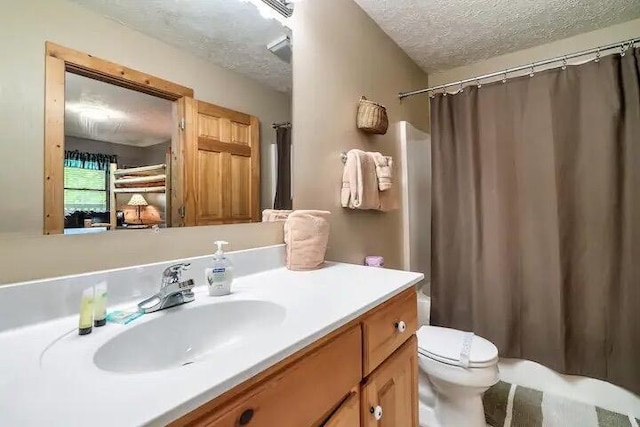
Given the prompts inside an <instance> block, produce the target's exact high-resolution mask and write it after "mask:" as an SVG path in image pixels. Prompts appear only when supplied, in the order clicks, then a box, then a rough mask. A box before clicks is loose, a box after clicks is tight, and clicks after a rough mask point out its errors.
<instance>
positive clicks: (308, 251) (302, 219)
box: [284, 210, 331, 271]
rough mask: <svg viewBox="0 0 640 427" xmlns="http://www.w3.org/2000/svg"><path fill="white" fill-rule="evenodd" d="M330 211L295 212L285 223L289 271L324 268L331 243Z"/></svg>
mask: <svg viewBox="0 0 640 427" xmlns="http://www.w3.org/2000/svg"><path fill="white" fill-rule="evenodd" d="M330 214H331V213H330V212H328V211H316V210H299V211H293V212H292V213H291V214H290V215H289V217H288V218H287V220H286V222H285V223H284V242H285V244H286V247H287V249H286V264H287V268H288V269H289V270H294V271H299V270H315V269H316V268H320V267H322V264H324V257H325V254H326V252H327V245H328V243H329V215H330Z"/></svg>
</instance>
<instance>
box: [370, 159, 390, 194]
mask: <svg viewBox="0 0 640 427" xmlns="http://www.w3.org/2000/svg"><path fill="white" fill-rule="evenodd" d="M373 158H374V160H375V163H376V177H377V178H378V190H380V191H387V190H389V189H390V188H391V186H392V185H393V158H392V157H390V156H383V155H382V154H380V153H373Z"/></svg>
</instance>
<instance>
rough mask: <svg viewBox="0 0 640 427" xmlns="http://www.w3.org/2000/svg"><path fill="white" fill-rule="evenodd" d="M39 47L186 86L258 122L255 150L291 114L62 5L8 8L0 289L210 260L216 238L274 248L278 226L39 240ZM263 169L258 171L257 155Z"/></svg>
mask: <svg viewBox="0 0 640 427" xmlns="http://www.w3.org/2000/svg"><path fill="white" fill-rule="evenodd" d="M46 40H50V41H53V42H55V43H59V44H61V45H64V46H68V47H71V48H74V49H77V50H80V51H84V52H87V53H91V54H93V55H96V56H98V57H102V58H105V59H108V60H111V61H114V62H117V63H120V64H123V65H126V66H129V67H131V68H134V69H138V70H141V71H143V72H146V73H149V74H153V75H156V76H158V77H161V78H164V79H167V80H170V81H173V82H176V83H179V84H182V85H185V86H189V87H192V88H193V89H194V91H195V96H196V98H198V99H202V100H205V101H208V102H212V103H214V104H218V105H223V106H225V107H229V108H232V109H236V110H239V111H243V112H246V113H249V114H252V115H256V116H258V117H259V118H260V120H261V121H262V123H263V127H262V129H261V131H262V142H263V147H265V149H264V150H263V152H264V153H267V152H268V150H267V149H266V146H267V145H268V144H270V143H273V142H275V133H274V132H273V131H272V129H271V128H270V124H271V122H273V121H283V120H289V119H290V114H291V105H290V104H291V102H290V96H289V95H285V94H282V93H279V92H276V91H274V90H271V89H269V88H266V87H265V86H263V85H261V84H259V83H256V82H254V81H252V80H250V79H247V78H245V77H243V76H241V75H239V74H236V73H233V72H230V71H227V70H225V69H222V68H219V67H216V66H214V65H212V64H211V63H209V62H206V61H204V60H201V59H199V58H197V57H195V56H193V55H190V54H188V53H186V52H184V51H182V50H180V49H176V48H173V47H170V46H168V45H166V44H163V43H162V42H159V41H157V40H154V39H152V38H150V37H147V36H145V35H142V34H140V33H138V32H135V31H132V30H130V29H128V28H126V27H124V26H122V25H120V24H118V23H116V22H114V21H110V20H107V19H104V18H102V17H100V16H98V15H96V14H94V13H92V12H89V11H87V10H85V9H83V8H81V7H80V6H77V5H75V4H73V3H70V2H68V1H66V0H30V1H23V2H18V1H14V2H12V4H11V7H5V8H3V12H2V17H0V52H2V58H3V59H2V65H0V95H2V100H1V101H0V124H2V126H1V128H2V131H1V133H0V193H1V194H2V203H1V204H0V283H9V282H12V281H18V280H26V279H34V278H41V277H47V276H51V275H59V274H70V273H79V272H85V271H90V270H95V269H104V268H114V267H122V266H129V265H135V264H138V263H143V262H152V261H161V260H170V259H174V258H181V257H188V256H195V255H201V254H206V253H211V252H212V251H213V248H212V244H213V243H212V242H213V241H214V240H217V239H219V238H224V239H226V240H229V241H230V242H231V243H232V248H233V249H241V248H247V247H251V246H263V245H269V244H275V243H279V242H282V227H281V225H280V226H278V225H275V226H274V225H262V224H255V225H238V226H220V227H198V228H193V229H173V230H169V229H167V230H161V231H160V233H159V234H153V233H152V232H150V231H149V230H144V231H125V232H123V233H122V234H121V233H115V234H112V235H108V236H107V235H95V236H47V237H44V236H40V234H41V233H42V203H43V186H42V175H43V122H44V44H45V41H46ZM263 163H264V165H265V166H266V165H268V163H269V160H268V158H267V156H264V159H263ZM263 187H265V188H266V189H267V190H268V192H269V193H268V194H269V196H268V199H270V198H271V196H270V192H271V177H270V176H266V177H263ZM25 236H29V237H25Z"/></svg>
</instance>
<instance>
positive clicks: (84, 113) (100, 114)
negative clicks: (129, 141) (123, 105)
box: [65, 102, 124, 122]
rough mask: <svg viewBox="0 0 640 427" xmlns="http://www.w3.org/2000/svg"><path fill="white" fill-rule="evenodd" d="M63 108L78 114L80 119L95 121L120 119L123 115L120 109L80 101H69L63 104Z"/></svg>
mask: <svg viewBox="0 0 640 427" xmlns="http://www.w3.org/2000/svg"><path fill="white" fill-rule="evenodd" d="M65 109H66V110H68V111H70V112H72V113H76V114H78V116H79V117H80V118H81V119H82V120H91V121H96V122H104V121H107V120H112V119H121V118H123V117H124V114H122V113H121V112H120V111H116V110H112V109H110V108H107V107H103V106H100V105H92V104H85V103H82V102H78V103H75V102H69V103H67V104H66V105H65Z"/></svg>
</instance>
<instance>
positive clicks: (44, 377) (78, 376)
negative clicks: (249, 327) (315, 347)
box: [0, 263, 423, 427]
mask: <svg viewBox="0 0 640 427" xmlns="http://www.w3.org/2000/svg"><path fill="white" fill-rule="evenodd" d="M422 278H423V275H422V274H420V273H409V272H403V271H395V270H388V269H378V268H372V267H362V266H357V265H351V264H339V263H327V265H326V266H325V267H324V268H322V269H320V270H315V271H309V272H292V271H289V270H287V269H285V268H275V269H270V270H268V271H263V272H259V273H256V274H250V275H245V276H243V277H239V278H237V279H236V280H235V281H234V283H233V287H232V290H233V293H232V295H229V296H225V297H209V296H208V295H207V294H206V289H205V288H204V287H198V288H196V290H195V292H196V300H195V301H194V302H192V303H189V304H185V305H183V306H180V307H177V308H174V309H171V310H164V311H160V312H157V313H152V314H147V315H145V316H143V317H141V318H139V319H137V320H135V321H134V322H132V323H130V324H129V325H118V324H111V323H109V324H107V326H105V327H102V328H94V330H93V333H91V334H90V335H87V336H83V337H80V336H78V335H77V323H78V317H77V315H74V316H68V317H62V318H59V319H54V320H50V321H45V322H40V323H36V324H33V325H29V326H24V327H21V328H17V329H10V330H6V331H4V332H1V333H0V367H1V368H0V369H2V371H1V372H0V425H1V426H36V425H37V426H41V425H48V426H65V427H74V426H79V427H80V426H82V427H84V426H87V425H91V426H92V427H100V426H105V427H106V426H108V427H113V426H137V425H154V426H155V425H158V426H159V425H166V424H167V423H168V422H170V421H172V420H175V419H177V418H179V417H180V416H182V415H184V414H186V413H188V412H190V411H192V410H193V409H195V408H197V407H199V406H201V405H202V404H204V403H206V402H208V401H209V400H211V399H213V398H215V397H217V396H219V395H221V394H222V393H224V392H225V391H227V390H229V389H231V388H233V387H234V386H236V385H238V384H240V383H242V382H243V381H245V380H247V379H249V378H251V377H253V376H254V375H256V374H258V373H260V372H262V371H264V370H265V369H267V368H269V367H270V366H272V365H274V364H275V363H277V362H279V361H280V360H283V359H284V358H286V357H288V356H290V355H292V354H293V353H295V352H296V351H298V350H300V349H302V348H304V347H306V346H307V345H309V344H310V343H312V342H314V341H316V340H318V339H319V338H321V337H323V336H324V335H326V334H328V333H329V332H331V331H333V330H335V329H337V328H339V327H340V326H342V325H344V324H346V323H348V322H349V321H351V320H353V319H355V318H356V317H358V316H360V315H362V314H363V313H366V312H367V311H369V310H370V309H372V308H373V307H375V306H377V305H379V304H381V303H382V302H384V301H386V300H388V299H390V298H391V297H393V296H395V295H397V294H399V293H400V292H402V291H404V290H405V289H407V288H409V287H411V286H413V285H415V284H416V283H418V282H419V281H420V280H421V279H422ZM139 300H140V299H139V298H138V300H136V301H131V303H134V302H136V303H137V302H139ZM231 300H261V301H271V302H275V303H277V304H279V305H281V306H283V307H284V308H285V309H286V317H285V319H284V321H283V323H282V324H281V327H280V328H279V330H278V333H277V334H268V335H269V336H264V337H261V338H259V339H256V340H255V342H251V344H250V345H249V346H248V347H247V346H245V347H243V348H242V351H236V353H234V354H233V357H228V358H225V360H216V359H214V358H209V359H203V360H201V361H199V362H197V363H194V364H191V365H188V366H184V367H181V368H176V369H167V370H163V371H156V372H145V373H139V374H119V373H113V372H107V371H103V370H100V369H99V368H97V367H96V366H95V365H94V363H93V354H94V352H95V350H96V349H97V348H99V347H100V346H101V345H102V344H104V343H105V342H106V341H107V340H109V339H110V338H112V337H113V336H115V335H117V334H118V333H119V332H121V331H125V330H127V328H134V327H136V325H140V324H142V323H144V322H149V321H152V320H153V319H154V318H157V317H159V316H171V315H172V314H173V313H174V311H175V310H189V309H190V308H192V307H195V306H199V305H205V304H218V303H220V302H223V301H231ZM29 308H30V307H28V306H25V307H22V309H24V310H29ZM183 327H185V328H206V327H207V325H206V324H193V325H183ZM72 337H73V339H74V340H76V342H75V343H74V345H76V346H77V347H78V351H77V353H74V356H73V357H69V358H68V361H67V362H68V363H66V364H64V365H62V366H56V369H50V366H49V367H48V366H47V363H46V358H42V357H41V356H42V354H43V353H44V351H45V349H46V348H47V347H49V346H51V345H52V344H53V343H54V342H55V341H56V340H58V339H61V338H64V339H67V340H70V339H72ZM167 345H170V342H167Z"/></svg>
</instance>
